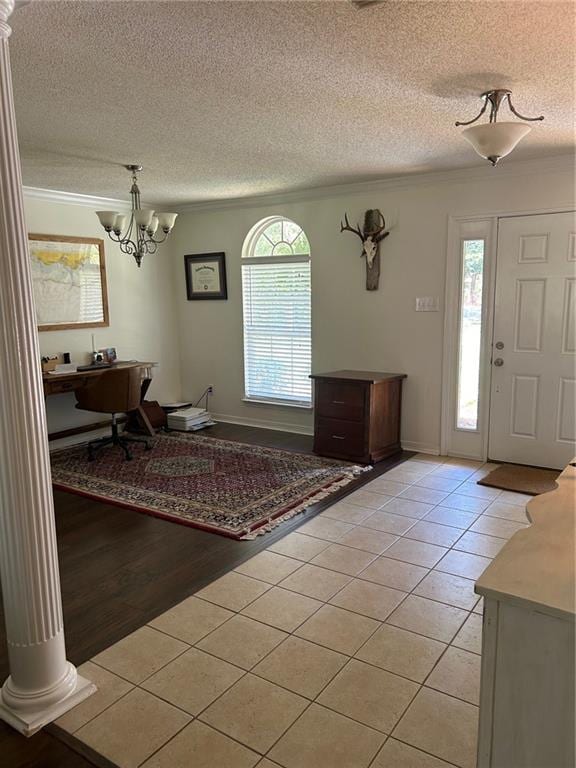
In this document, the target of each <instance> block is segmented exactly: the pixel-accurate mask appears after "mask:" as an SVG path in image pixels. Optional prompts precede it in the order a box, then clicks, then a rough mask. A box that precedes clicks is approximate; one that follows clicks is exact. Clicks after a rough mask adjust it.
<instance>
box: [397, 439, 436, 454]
mask: <svg viewBox="0 0 576 768" xmlns="http://www.w3.org/2000/svg"><path fill="white" fill-rule="evenodd" d="M401 442H402V450H403V451H417V452H418V453H429V454H430V455H431V456H440V448H439V447H438V446H437V445H430V443H418V442H415V441H413V440H402V441H401Z"/></svg>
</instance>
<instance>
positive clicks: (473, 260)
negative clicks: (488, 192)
mask: <svg viewBox="0 0 576 768" xmlns="http://www.w3.org/2000/svg"><path fill="white" fill-rule="evenodd" d="M443 371H444V376H443V407H442V413H443V418H442V440H441V453H443V454H448V455H454V456H464V457H467V458H473V459H480V460H486V459H488V458H489V459H491V460H493V461H497V462H507V463H516V464H527V465H532V466H541V467H550V468H558V469H561V468H563V467H564V466H565V465H566V464H567V463H568V462H569V461H570V460H571V459H572V458H573V457H574V455H575V454H576V414H575V411H576V222H575V218H574V212H573V211H568V212H554V213H543V214H525V215H524V214H523V215H503V216H500V217H498V216H494V217H483V218H481V217H466V218H464V217H462V218H457V219H451V220H450V229H449V251H448V260H447V282H446V316H445V343H444V368H443Z"/></svg>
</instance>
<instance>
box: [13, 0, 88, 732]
mask: <svg viewBox="0 0 576 768" xmlns="http://www.w3.org/2000/svg"><path fill="white" fill-rule="evenodd" d="M13 9H14V0H0V578H1V581H2V594H3V598H4V611H5V616H6V634H7V639H8V656H9V662H10V677H9V678H8V679H7V680H6V682H5V683H4V686H3V687H2V691H1V693H0V718H2V719H3V720H5V721H6V722H7V723H9V724H10V725H12V726H13V727H14V728H16V729H17V730H19V731H20V732H21V733H24V734H25V735H27V736H29V735H31V734H33V733H34V732H35V731H37V730H38V729H39V728H42V726H44V725H46V724H47V723H49V722H51V721H52V720H55V719H56V718H57V717H59V716H60V715H61V714H62V713H63V712H65V711H67V710H68V709H70V708H71V707H73V706H75V705H76V704H78V703H79V702H80V701H82V700H83V699H85V698H86V697H87V696H89V695H90V694H91V693H93V692H94V691H95V690H96V688H95V686H94V685H93V684H92V683H90V682H89V681H88V680H85V679H84V678H82V677H80V676H79V675H77V673H76V669H75V667H74V666H73V665H72V664H70V662H68V661H67V660H66V650H65V647H64V629H63V624H62V601H61V597H60V577H59V573H58V552H57V549H56V529H55V524H54V506H53V500H52V485H51V476H50V461H49V453H48V438H47V429H46V414H45V407H44V394H43V389H42V377H41V374H40V362H39V361H40V351H39V346H38V335H37V331H36V319H35V314H34V302H33V296H32V280H31V274H30V264H29V257H28V237H27V232H26V226H25V223H24V208H23V200H22V180H21V174H20V159H19V154H18V141H17V137H16V123H15V120H14V102H13V98H12V78H11V72H10V58H9V53H8V37H9V35H10V31H11V30H10V27H9V26H8V24H7V20H8V18H9V16H10V14H11V13H12V11H13Z"/></svg>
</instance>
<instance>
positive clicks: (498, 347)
mask: <svg viewBox="0 0 576 768" xmlns="http://www.w3.org/2000/svg"><path fill="white" fill-rule="evenodd" d="M496 349H504V342H503V341H497V342H496Z"/></svg>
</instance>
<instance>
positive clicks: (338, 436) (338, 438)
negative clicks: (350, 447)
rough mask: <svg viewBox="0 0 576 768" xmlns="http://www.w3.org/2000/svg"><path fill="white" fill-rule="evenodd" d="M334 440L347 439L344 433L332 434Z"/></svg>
mask: <svg viewBox="0 0 576 768" xmlns="http://www.w3.org/2000/svg"><path fill="white" fill-rule="evenodd" d="M332 440H346V438H345V437H344V436H343V435H332Z"/></svg>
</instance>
